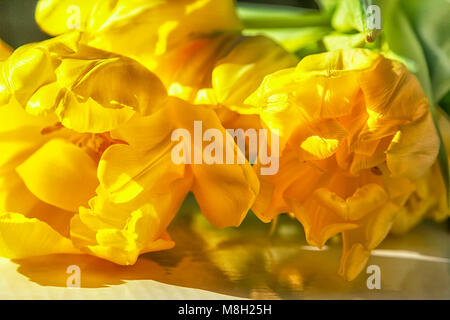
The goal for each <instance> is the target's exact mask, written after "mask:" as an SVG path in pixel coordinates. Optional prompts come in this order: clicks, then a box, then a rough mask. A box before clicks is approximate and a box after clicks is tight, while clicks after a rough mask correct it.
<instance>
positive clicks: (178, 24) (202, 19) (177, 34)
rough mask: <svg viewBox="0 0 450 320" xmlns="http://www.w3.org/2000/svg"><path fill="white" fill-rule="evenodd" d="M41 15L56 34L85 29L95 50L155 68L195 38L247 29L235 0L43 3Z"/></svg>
mask: <svg viewBox="0 0 450 320" xmlns="http://www.w3.org/2000/svg"><path fill="white" fill-rule="evenodd" d="M35 16H36V21H37V23H38V25H39V26H40V27H41V28H42V29H43V30H44V31H45V32H47V33H48V34H50V35H59V34H62V33H65V32H68V31H70V30H71V29H80V30H82V31H84V32H85V39H84V41H85V43H87V44H89V45H90V46H93V47H96V48H99V49H103V50H106V51H110V52H115V53H118V54H121V55H125V56H128V57H131V58H133V59H136V60H137V61H139V62H141V63H142V64H144V65H145V66H147V67H149V68H152V67H153V66H154V58H155V57H158V56H160V55H162V54H164V53H165V52H166V50H167V49H169V48H171V47H173V46H176V45H177V43H179V42H180V41H183V40H185V39H187V38H188V37H190V36H191V35H194V34H210V33H213V32H216V31H224V30H240V29H241V23H240V21H239V20H238V18H237V14H236V12H235V7H234V1H233V0H220V1H217V0H177V1H173V0H162V1H160V0H131V1H130V0H119V1H116V0H102V1H95V0H63V1H60V0H40V1H39V3H38V5H37V7H36V15H35Z"/></svg>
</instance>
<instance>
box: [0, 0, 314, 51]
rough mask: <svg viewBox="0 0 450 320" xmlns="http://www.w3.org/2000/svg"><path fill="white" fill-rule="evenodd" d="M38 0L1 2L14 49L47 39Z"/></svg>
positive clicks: (276, 0)
mask: <svg viewBox="0 0 450 320" xmlns="http://www.w3.org/2000/svg"><path fill="white" fill-rule="evenodd" d="M238 2H260V3H271V4H286V5H292V6H300V7H306V8H317V5H316V3H315V1H314V0H246V1H238ZM36 3H37V0H0V38H2V39H3V40H4V41H6V43H8V44H9V45H11V46H12V47H15V48H16V47H18V46H21V45H23V44H26V43H29V42H35V41H41V40H44V39H47V38H48V36H47V35H46V34H44V33H43V32H42V31H41V30H40V29H39V27H38V26H37V25H36V22H35V20H34V9H35V7H36Z"/></svg>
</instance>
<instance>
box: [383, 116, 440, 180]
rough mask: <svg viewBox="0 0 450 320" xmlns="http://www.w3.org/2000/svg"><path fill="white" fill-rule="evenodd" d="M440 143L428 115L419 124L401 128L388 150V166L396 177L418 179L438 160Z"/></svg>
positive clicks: (415, 123)
mask: <svg viewBox="0 0 450 320" xmlns="http://www.w3.org/2000/svg"><path fill="white" fill-rule="evenodd" d="M439 143H440V142H439V137H438V136H437V133H436V129H435V127H434V124H433V120H432V117H431V113H428V114H427V115H425V116H424V117H423V118H422V119H420V120H419V121H418V122H414V123H411V124H407V125H404V126H401V128H400V131H398V132H397V134H396V135H395V137H394V138H393V140H392V143H391V145H390V146H389V148H388V149H387V152H386V163H387V166H388V168H389V170H390V171H391V172H392V174H393V175H395V176H403V177H407V178H411V179H417V178H418V177H420V176H421V175H422V174H423V172H424V170H426V169H427V168H430V167H431V165H432V164H433V163H434V161H435V160H436V157H437V154H438V151H439ZM418 168H420V170H417V169H418Z"/></svg>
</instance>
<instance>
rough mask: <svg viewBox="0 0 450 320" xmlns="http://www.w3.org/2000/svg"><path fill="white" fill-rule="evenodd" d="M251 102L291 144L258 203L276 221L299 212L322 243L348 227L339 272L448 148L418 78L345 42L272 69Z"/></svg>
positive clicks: (364, 249)
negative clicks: (294, 63) (344, 45)
mask: <svg viewBox="0 0 450 320" xmlns="http://www.w3.org/2000/svg"><path fill="white" fill-rule="evenodd" d="M246 103H248V104H251V105H254V106H256V107H258V108H259V114H260V116H261V119H262V120H263V121H264V122H265V124H266V125H267V126H268V127H269V128H271V129H277V130H279V134H280V144H281V147H282V151H281V157H280V171H279V173H278V174H277V175H275V176H260V181H261V193H260V196H259V197H258V199H257V201H256V203H255V205H254V206H253V211H254V212H255V213H256V214H257V215H258V216H259V217H260V218H261V220H263V221H266V222H268V221H271V220H272V219H273V218H275V217H276V216H277V215H278V214H280V213H283V212H291V213H292V214H293V215H294V216H295V217H296V218H297V219H298V220H299V221H300V222H301V223H302V224H303V227H304V229H305V232H306V238H307V241H308V242H309V243H310V244H312V245H315V246H318V247H321V246H323V245H324V244H325V242H326V241H327V240H328V239H329V238H330V237H332V236H334V235H336V234H339V233H341V234H342V238H343V255H342V259H341V266H340V270H339V273H340V275H341V276H342V277H344V278H345V279H347V280H352V279H354V278H355V277H356V276H357V275H358V274H359V273H360V271H361V270H362V268H363V267H364V265H365V263H366V261H367V259H368V258H369V256H370V251H371V250H372V249H373V248H375V247H376V246H377V245H378V244H379V243H380V242H381V241H382V240H383V239H384V237H385V236H386V235H387V233H388V232H389V230H390V228H391V226H392V223H393V221H394V219H395V216H396V213H397V212H398V210H399V208H400V207H401V206H402V205H403V203H404V201H405V198H407V196H408V195H409V194H410V192H411V186H412V181H414V180H415V179H418V178H420V177H422V176H423V175H424V174H425V173H426V172H427V170H428V169H429V168H430V167H431V165H432V164H433V163H434V161H435V159H436V156H437V153H438V148H439V139H438V136H437V133H436V130H435V128H434V125H433V121H432V118H431V114H430V112H429V111H428V101H427V98H426V97H425V95H424V93H423V91H422V89H421V87H420V84H419V83H418V81H417V79H416V78H415V77H414V76H413V75H412V74H411V73H409V72H408V70H407V69H406V68H405V67H404V66H403V65H402V64H401V63H399V62H396V61H391V60H389V59H386V58H384V57H383V56H381V55H379V54H377V53H375V52H372V51H369V50H364V49H349V50H337V51H332V52H328V53H323V54H318V55H312V56H308V57H306V58H304V59H303V60H302V61H300V63H299V64H298V65H297V67H296V68H292V69H285V70H281V71H278V72H275V73H273V74H272V75H270V76H268V77H266V79H265V80H264V82H263V83H262V85H261V86H260V88H259V89H258V90H257V91H255V92H254V93H253V94H252V96H251V97H249V98H248V99H247V101H246Z"/></svg>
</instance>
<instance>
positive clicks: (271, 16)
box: [237, 2, 330, 29]
mask: <svg viewBox="0 0 450 320" xmlns="http://www.w3.org/2000/svg"><path fill="white" fill-rule="evenodd" d="M237 9H238V15H239V17H240V19H241V20H242V22H243V24H244V27H245V28H250V29H257V28H264V29H268V28H299V27H307V26H308V27H311V26H329V25H330V16H329V14H328V13H326V12H319V11H317V10H312V9H305V8H297V7H290V6H281V5H268V4H255V3H245V2H244V3H238V5H237Z"/></svg>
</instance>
